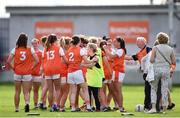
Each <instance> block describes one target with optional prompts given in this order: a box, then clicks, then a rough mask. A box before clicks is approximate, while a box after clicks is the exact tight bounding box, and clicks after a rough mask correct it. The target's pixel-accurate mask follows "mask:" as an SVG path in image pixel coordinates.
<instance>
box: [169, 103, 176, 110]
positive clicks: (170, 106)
mask: <svg viewBox="0 0 180 118" xmlns="http://www.w3.org/2000/svg"><path fill="white" fill-rule="evenodd" d="M174 107H175V104H174V103H172V104H171V105H168V107H167V109H168V110H171V109H173V108H174Z"/></svg>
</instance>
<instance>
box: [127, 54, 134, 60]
mask: <svg viewBox="0 0 180 118" xmlns="http://www.w3.org/2000/svg"><path fill="white" fill-rule="evenodd" d="M125 60H128V61H129V60H133V58H132V56H129V55H125Z"/></svg>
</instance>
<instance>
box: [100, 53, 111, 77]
mask: <svg viewBox="0 0 180 118" xmlns="http://www.w3.org/2000/svg"><path fill="white" fill-rule="evenodd" d="M102 57H107V55H106V53H105V52H104V51H102ZM110 67H111V66H110ZM103 69H104V75H105V79H106V80H110V79H111V78H110V75H111V73H110V72H109V69H108V66H107V65H106V64H105V62H104V60H103Z"/></svg>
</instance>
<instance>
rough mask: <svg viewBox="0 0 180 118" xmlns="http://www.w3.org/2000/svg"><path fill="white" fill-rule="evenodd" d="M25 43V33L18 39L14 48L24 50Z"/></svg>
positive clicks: (26, 38) (26, 39)
mask: <svg viewBox="0 0 180 118" xmlns="http://www.w3.org/2000/svg"><path fill="white" fill-rule="evenodd" d="M27 41H28V37H27V35H26V34H25V33H21V34H20V35H19V37H18V40H17V42H16V47H17V48H19V47H24V48H26V47H27Z"/></svg>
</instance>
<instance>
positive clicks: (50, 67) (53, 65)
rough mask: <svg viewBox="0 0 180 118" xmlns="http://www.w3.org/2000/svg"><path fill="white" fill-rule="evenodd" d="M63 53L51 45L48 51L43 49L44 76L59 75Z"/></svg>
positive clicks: (60, 49) (59, 48) (57, 47)
mask: <svg viewBox="0 0 180 118" xmlns="http://www.w3.org/2000/svg"><path fill="white" fill-rule="evenodd" d="M64 55H65V54H64V51H63V49H62V48H61V47H59V46H57V45H55V44H53V45H52V46H51V47H49V49H48V50H47V49H44V52H43V68H44V74H45V76H51V75H55V74H60V70H61V56H64Z"/></svg>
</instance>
